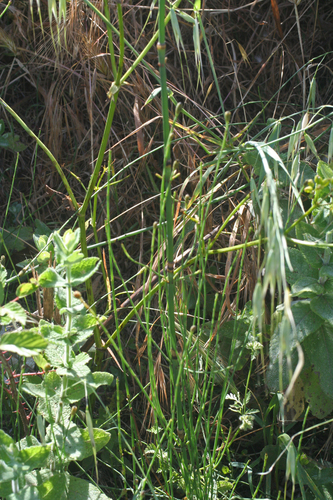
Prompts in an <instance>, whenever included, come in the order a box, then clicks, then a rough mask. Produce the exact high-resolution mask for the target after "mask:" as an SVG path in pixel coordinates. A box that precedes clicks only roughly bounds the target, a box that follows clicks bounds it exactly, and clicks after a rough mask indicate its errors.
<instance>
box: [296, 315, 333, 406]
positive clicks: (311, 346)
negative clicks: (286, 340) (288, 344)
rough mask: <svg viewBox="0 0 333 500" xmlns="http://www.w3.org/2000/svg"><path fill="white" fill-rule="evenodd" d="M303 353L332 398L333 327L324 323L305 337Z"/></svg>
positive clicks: (326, 392)
mask: <svg viewBox="0 0 333 500" xmlns="http://www.w3.org/2000/svg"><path fill="white" fill-rule="evenodd" d="M302 347H303V350H304V353H305V355H306V356H307V358H308V359H309V360H311V364H312V366H313V370H314V371H315V372H316V373H317V374H318V377H319V383H320V386H321V388H322V390H323V391H324V392H325V394H326V395H327V396H328V397H329V398H332V399H333V363H332V359H333V329H332V327H331V326H330V325H329V324H328V323H325V324H324V325H323V326H322V327H321V328H320V330H318V331H317V332H315V333H313V334H312V335H310V336H309V337H307V338H306V339H305V340H304V342H303V344H302Z"/></svg>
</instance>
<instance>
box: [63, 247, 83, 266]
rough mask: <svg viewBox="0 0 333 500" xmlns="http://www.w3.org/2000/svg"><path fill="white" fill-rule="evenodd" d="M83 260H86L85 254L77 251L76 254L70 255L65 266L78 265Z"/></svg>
mask: <svg viewBox="0 0 333 500" xmlns="http://www.w3.org/2000/svg"><path fill="white" fill-rule="evenodd" d="M83 258H84V255H83V253H82V252H80V251H79V250H75V252H73V253H71V254H70V255H68V257H67V258H66V261H65V264H66V266H67V265H69V264H76V263H77V262H80V261H81V260H82V259H83Z"/></svg>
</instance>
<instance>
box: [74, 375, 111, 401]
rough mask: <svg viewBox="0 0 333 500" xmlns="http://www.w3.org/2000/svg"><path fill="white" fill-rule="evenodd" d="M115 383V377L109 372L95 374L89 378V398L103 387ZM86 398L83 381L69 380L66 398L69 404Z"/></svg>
mask: <svg viewBox="0 0 333 500" xmlns="http://www.w3.org/2000/svg"><path fill="white" fill-rule="evenodd" d="M112 381H113V375H111V373H107V372H94V373H92V377H89V380H88V382H87V383H86V385H87V392H88V396H89V395H90V394H91V393H93V392H94V391H96V389H98V387H100V386H101V385H110V384H112ZM84 397H85V386H84V383H83V382H82V380H81V379H79V380H77V379H69V380H68V386H67V391H66V392H65V398H66V400H67V401H69V403H76V402H77V401H80V400H81V399H83V398H84Z"/></svg>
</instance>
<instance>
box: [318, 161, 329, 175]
mask: <svg viewBox="0 0 333 500" xmlns="http://www.w3.org/2000/svg"><path fill="white" fill-rule="evenodd" d="M317 174H318V175H320V177H322V178H323V179H332V178H333V170H332V168H331V167H330V166H328V165H327V163H325V162H324V161H322V160H319V161H318V165H317Z"/></svg>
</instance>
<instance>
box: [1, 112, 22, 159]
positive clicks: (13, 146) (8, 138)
mask: <svg viewBox="0 0 333 500" xmlns="http://www.w3.org/2000/svg"><path fill="white" fill-rule="evenodd" d="M0 148H4V149H10V150H11V151H14V152H15V153H18V152H20V151H24V150H25V148H26V146H25V144H23V143H22V142H20V137H19V136H18V135H16V134H14V132H5V123H4V121H3V120H0Z"/></svg>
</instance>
